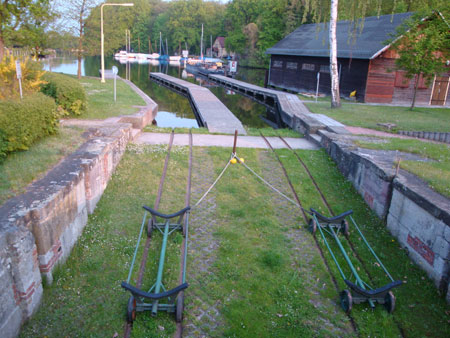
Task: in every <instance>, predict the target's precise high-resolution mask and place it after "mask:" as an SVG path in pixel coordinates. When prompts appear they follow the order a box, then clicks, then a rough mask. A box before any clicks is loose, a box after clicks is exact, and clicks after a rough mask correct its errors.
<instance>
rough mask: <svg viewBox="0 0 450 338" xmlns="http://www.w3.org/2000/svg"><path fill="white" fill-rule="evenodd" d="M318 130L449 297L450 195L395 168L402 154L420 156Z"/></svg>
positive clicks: (344, 170)
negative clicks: (363, 144)
mask: <svg viewBox="0 0 450 338" xmlns="http://www.w3.org/2000/svg"><path fill="white" fill-rule="evenodd" d="M319 134H321V135H322V142H321V144H322V146H323V147H324V148H325V149H326V150H327V152H328V154H329V155H330V156H331V158H332V159H333V160H334V161H335V162H336V164H337V166H338V168H339V170H340V171H341V172H342V174H343V175H344V176H345V177H346V178H347V179H348V180H349V181H351V182H352V183H353V185H354V187H355V188H356V189H357V190H358V192H359V193H360V194H361V196H363V198H364V200H365V201H366V203H367V204H368V205H369V206H370V207H371V209H372V210H374V211H375V212H376V214H377V215H378V216H379V217H380V218H384V219H386V223H387V227H388V229H389V231H390V232H391V233H392V235H393V236H395V237H396V238H397V239H398V241H399V242H400V244H401V245H402V246H403V247H404V248H406V249H407V250H408V254H409V257H410V258H411V259H412V260H413V261H414V262H415V263H416V264H418V265H419V266H420V267H421V268H422V269H423V270H424V271H426V272H427V274H428V276H429V277H430V278H431V279H432V280H433V281H434V283H435V284H436V286H437V287H438V288H439V290H441V291H442V292H443V293H444V294H447V301H449V302H450V285H449V280H450V201H449V199H447V198H445V197H444V196H442V195H440V194H438V193H436V192H435V191H433V190H432V189H430V188H429V187H428V186H427V184H426V183H425V182H423V181H421V180H420V179H418V178H417V177H415V176H414V175H412V174H410V173H408V172H406V171H404V170H400V171H399V172H398V173H396V169H395V160H396V155H397V154H399V155H401V157H402V158H403V159H408V157H410V158H411V159H417V158H416V157H417V156H415V155H411V154H405V153H402V154H401V153H395V152H387V151H379V150H368V149H361V148H358V147H356V146H355V145H354V144H353V142H352V139H353V138H354V136H347V135H337V134H333V133H328V132H326V131H320V132H319ZM359 138H361V137H359Z"/></svg>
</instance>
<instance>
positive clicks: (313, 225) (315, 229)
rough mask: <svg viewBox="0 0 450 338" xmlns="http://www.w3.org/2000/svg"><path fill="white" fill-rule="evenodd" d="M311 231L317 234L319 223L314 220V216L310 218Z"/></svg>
mask: <svg viewBox="0 0 450 338" xmlns="http://www.w3.org/2000/svg"><path fill="white" fill-rule="evenodd" d="M308 225H309V231H311V233H312V234H313V235H315V234H316V231H317V223H316V221H315V220H314V218H310V220H309V224H308Z"/></svg>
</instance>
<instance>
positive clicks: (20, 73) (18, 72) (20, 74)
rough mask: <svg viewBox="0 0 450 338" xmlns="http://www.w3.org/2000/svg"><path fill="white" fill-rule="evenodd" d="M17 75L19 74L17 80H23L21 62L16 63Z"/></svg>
mask: <svg viewBox="0 0 450 338" xmlns="http://www.w3.org/2000/svg"><path fill="white" fill-rule="evenodd" d="M16 73H17V78H18V79H21V78H22V68H21V67H20V61H19V60H17V61H16Z"/></svg>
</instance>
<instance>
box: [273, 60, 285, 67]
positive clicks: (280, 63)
mask: <svg viewBox="0 0 450 338" xmlns="http://www.w3.org/2000/svg"><path fill="white" fill-rule="evenodd" d="M272 67H273V68H283V61H278V60H277V61H274V62H273V64H272Z"/></svg>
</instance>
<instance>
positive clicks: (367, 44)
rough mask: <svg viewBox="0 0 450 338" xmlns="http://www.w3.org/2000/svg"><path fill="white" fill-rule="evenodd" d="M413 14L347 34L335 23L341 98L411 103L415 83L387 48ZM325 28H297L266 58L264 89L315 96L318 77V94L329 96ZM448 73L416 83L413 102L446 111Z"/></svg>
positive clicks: (370, 22)
mask: <svg viewBox="0 0 450 338" xmlns="http://www.w3.org/2000/svg"><path fill="white" fill-rule="evenodd" d="M412 14H413V13H400V14H394V15H382V16H379V17H367V18H365V20H364V23H363V29H362V31H360V29H359V28H356V31H355V32H354V33H352V31H353V30H352V29H353V28H352V27H353V23H351V22H349V21H339V22H338V23H337V33H336V35H337V46H338V67H339V85H340V92H341V95H342V96H344V97H348V96H350V93H351V92H353V91H355V90H356V99H357V100H358V101H364V102H374V103H411V100H412V96H413V91H414V79H411V80H408V79H405V77H404V72H402V71H395V59H396V58H397V57H398V55H397V54H396V53H395V52H394V51H393V50H392V48H390V45H386V43H385V42H386V40H388V39H390V38H392V36H393V34H395V33H396V29H397V27H398V26H400V25H401V24H402V23H403V21H404V20H406V19H408V18H409V17H411V15H412ZM328 37H329V34H328V25H327V24H323V23H322V24H308V25H302V26H300V27H299V28H297V29H296V30H295V31H294V32H292V33H291V34H289V35H288V36H286V37H285V38H284V39H283V40H281V41H280V42H278V43H277V44H276V45H274V46H273V47H272V48H269V49H268V50H267V51H266V53H267V54H270V55H271V60H270V69H269V76H268V85H270V86H274V87H279V88H284V89H289V90H293V91H296V92H310V93H314V92H315V91H316V86H317V74H318V73H320V81H319V93H321V94H326V95H329V94H330V83H331V79H330V69H329V48H328V46H329V42H328V41H329V40H328ZM448 87H449V72H447V74H439V75H437V76H435V78H434V79H433V81H432V82H431V84H430V85H429V86H427V85H426V84H425V82H424V81H423V80H422V79H419V87H418V90H417V98H416V102H417V103H420V104H431V105H446V106H450V102H449V101H450V100H448V91H449V90H448Z"/></svg>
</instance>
